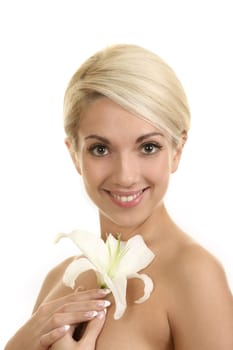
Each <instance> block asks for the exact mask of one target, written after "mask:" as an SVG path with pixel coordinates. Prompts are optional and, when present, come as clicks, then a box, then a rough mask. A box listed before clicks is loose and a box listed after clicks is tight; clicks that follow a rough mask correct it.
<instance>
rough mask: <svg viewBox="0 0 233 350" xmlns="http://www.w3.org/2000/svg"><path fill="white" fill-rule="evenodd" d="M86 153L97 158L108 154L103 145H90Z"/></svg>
mask: <svg viewBox="0 0 233 350" xmlns="http://www.w3.org/2000/svg"><path fill="white" fill-rule="evenodd" d="M88 151H89V152H90V153H91V154H93V155H94V156H97V157H102V156H106V155H107V154H108V149H107V147H106V146H105V145H101V144H98V145H92V146H90V147H89V148H88Z"/></svg>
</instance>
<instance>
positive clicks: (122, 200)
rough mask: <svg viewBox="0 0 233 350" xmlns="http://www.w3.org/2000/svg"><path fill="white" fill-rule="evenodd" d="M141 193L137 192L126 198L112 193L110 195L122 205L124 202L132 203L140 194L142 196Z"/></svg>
mask: <svg viewBox="0 0 233 350" xmlns="http://www.w3.org/2000/svg"><path fill="white" fill-rule="evenodd" d="M142 192H143V191H139V192H137V193H135V194H131V195H129V196H126V195H123V196H122V195H119V194H114V193H110V194H111V196H113V197H114V198H116V199H117V200H118V201H120V202H122V203H125V202H132V201H134V200H135V199H136V198H138V197H139V196H140V195H141V194H142Z"/></svg>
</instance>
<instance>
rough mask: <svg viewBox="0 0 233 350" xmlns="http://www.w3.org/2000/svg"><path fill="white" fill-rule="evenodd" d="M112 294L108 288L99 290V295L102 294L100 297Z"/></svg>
mask: <svg viewBox="0 0 233 350" xmlns="http://www.w3.org/2000/svg"><path fill="white" fill-rule="evenodd" d="M110 293H111V291H110V289H108V288H105V289H99V294H100V295H107V294H110Z"/></svg>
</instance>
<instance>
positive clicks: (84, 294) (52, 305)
mask: <svg viewBox="0 0 233 350" xmlns="http://www.w3.org/2000/svg"><path fill="white" fill-rule="evenodd" d="M109 293H111V291H110V290H108V289H92V290H89V291H77V290H76V291H75V292H74V293H71V294H68V295H66V296H64V297H61V298H58V299H55V300H53V301H51V302H49V303H46V304H42V305H41V306H40V308H39V309H41V308H42V309H47V310H46V312H48V313H51V312H52V311H53V310H56V309H58V308H59V307H60V306H62V305H64V304H67V303H72V302H79V301H80V302H81V301H88V300H96V299H101V298H104V297H105V296H106V295H108V294H109Z"/></svg>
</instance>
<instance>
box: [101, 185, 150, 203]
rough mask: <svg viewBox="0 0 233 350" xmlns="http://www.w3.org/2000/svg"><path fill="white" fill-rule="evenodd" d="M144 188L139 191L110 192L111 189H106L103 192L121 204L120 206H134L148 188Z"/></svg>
mask: <svg viewBox="0 0 233 350" xmlns="http://www.w3.org/2000/svg"><path fill="white" fill-rule="evenodd" d="M148 188H149V187H147V188H144V189H142V190H139V191H133V192H112V191H107V190H105V192H107V193H108V195H109V196H110V198H111V199H112V201H113V202H114V203H115V204H117V205H119V206H121V207H127V208H129V207H134V206H136V205H138V204H139V203H140V201H141V200H142V198H143V194H144V192H145V191H146V190H147V189H148Z"/></svg>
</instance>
